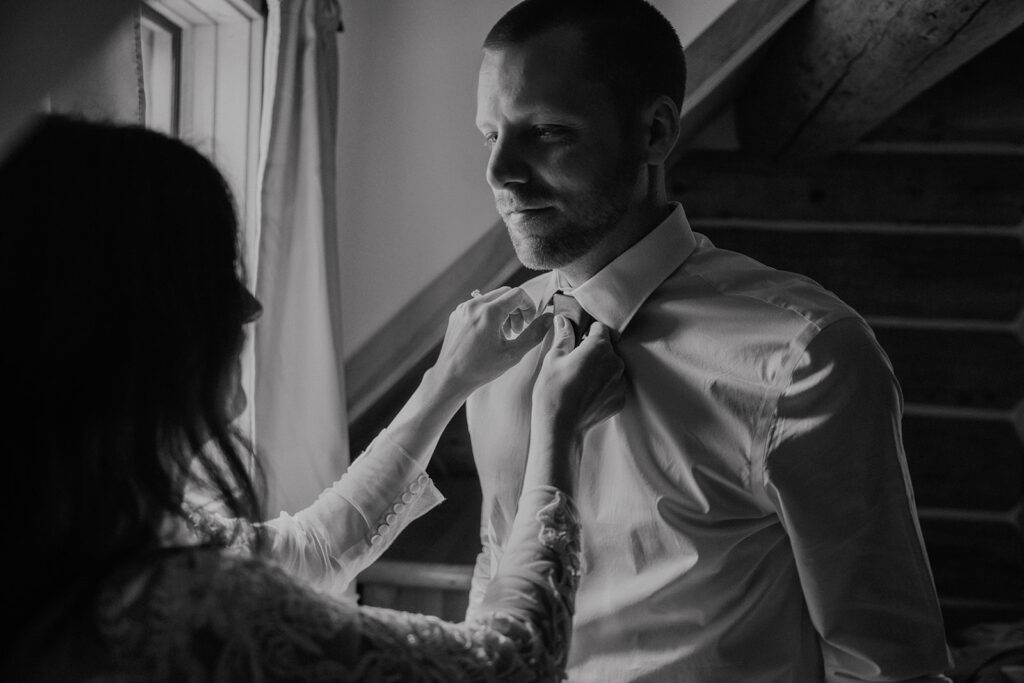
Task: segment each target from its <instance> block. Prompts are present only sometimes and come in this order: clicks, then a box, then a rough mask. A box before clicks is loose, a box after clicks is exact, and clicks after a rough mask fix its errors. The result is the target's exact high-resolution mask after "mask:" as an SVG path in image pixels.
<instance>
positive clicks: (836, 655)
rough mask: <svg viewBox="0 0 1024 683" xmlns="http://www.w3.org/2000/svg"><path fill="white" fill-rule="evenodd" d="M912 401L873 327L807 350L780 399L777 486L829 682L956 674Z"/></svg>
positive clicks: (849, 325) (770, 466)
mask: <svg viewBox="0 0 1024 683" xmlns="http://www.w3.org/2000/svg"><path fill="white" fill-rule="evenodd" d="M901 413H902V396H901V394H900V390H899V386H898V384H897V383H896V380H895V378H894V376H893V374H892V370H891V367H890V365H889V363H888V360H887V358H886V357H885V354H884V352H883V351H882V350H881V348H880V347H879V346H878V344H877V342H876V341H875V339H874V335H873V334H872V333H871V331H870V330H869V329H868V328H867V325H866V324H865V323H864V322H863V321H861V320H859V319H845V320H841V321H839V322H835V323H833V324H831V325H830V326H828V327H826V328H825V329H823V330H822V331H821V332H819V333H818V334H817V336H816V337H815V338H814V339H813V340H812V341H811V342H810V343H809V344H808V345H807V347H806V349H805V351H804V352H803V354H802V357H801V358H800V360H799V362H798V363H797V365H796V367H795V369H794V370H793V373H792V378H791V382H790V384H789V386H788V388H787V389H786V390H785V391H784V392H783V393H782V395H781V396H780V398H779V400H778V406H777V413H776V415H775V418H774V421H773V425H772V432H771V435H770V437H769V441H768V450H767V453H766V458H765V487H766V493H767V495H768V497H769V499H770V500H771V502H772V504H773V505H774V506H775V509H776V510H777V512H778V515H779V518H780V520H781V521H782V524H783V525H784V527H785V529H786V531H787V533H788V535H789V538H790V542H791V544H792V547H793V554H794V556H795V559H796V564H797V571H798V574H799V577H800V583H801V586H802V590H803V593H804V597H805V599H806V602H807V607H808V610H809V613H810V618H811V621H812V622H813V624H814V627H815V629H816V630H817V632H818V634H819V638H820V643H821V648H822V654H823V660H824V664H825V670H826V679H827V680H828V681H839V680H844V681H846V680H857V681H945V680H948V679H946V678H944V677H943V676H942V675H941V673H942V672H943V671H944V670H946V669H948V668H949V666H950V664H951V662H950V659H949V651H948V649H947V647H946V643H945V636H944V633H943V625H942V616H941V612H940V610H939V605H938V599H937V597H936V593H935V586H934V583H933V580H932V575H931V571H930V569H929V565H928V559H927V556H926V554H925V549H924V543H923V541H922V537H921V531H920V527H919V525H918V521H917V515H916V511H915V507H914V494H913V490H912V488H911V484H910V477H909V475H908V472H907V464H906V457H905V455H904V452H903V444H902V436H901V431H900V429H901V428H900V420H901Z"/></svg>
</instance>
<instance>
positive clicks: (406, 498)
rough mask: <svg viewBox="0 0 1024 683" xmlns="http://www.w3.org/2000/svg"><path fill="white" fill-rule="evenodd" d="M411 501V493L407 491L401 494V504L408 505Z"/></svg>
mask: <svg viewBox="0 0 1024 683" xmlns="http://www.w3.org/2000/svg"><path fill="white" fill-rule="evenodd" d="M411 500H412V494H411V493H409V492H408V491H406V492H405V493H403V494H402V502H403V503H408V502H410V501H411Z"/></svg>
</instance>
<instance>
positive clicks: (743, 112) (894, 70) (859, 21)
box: [737, 0, 1024, 160]
mask: <svg viewBox="0 0 1024 683" xmlns="http://www.w3.org/2000/svg"><path fill="white" fill-rule="evenodd" d="M1022 23H1024V3H1022V2H1020V0H955V1H951V0H862V1H861V2H849V1H848V0H818V1H817V2H815V3H813V4H812V5H810V6H809V7H808V8H807V10H806V11H804V12H801V13H800V14H799V15H798V16H797V17H796V18H794V20H793V21H792V22H790V24H789V26H787V28H786V29H785V30H784V31H782V32H781V33H780V34H779V36H778V39H777V41H775V42H774V44H773V46H772V48H771V49H770V50H769V51H768V53H767V54H766V56H765V59H764V60H762V62H761V64H760V65H759V66H758V68H757V70H756V71H755V72H754V74H753V76H752V78H751V79H750V81H749V84H748V87H747V89H746V90H745V92H744V94H743V95H742V97H741V98H740V100H739V107H738V117H737V124H738V132H739V137H740V140H741V142H742V143H743V145H744V146H746V147H747V148H748V149H750V150H752V151H755V152H757V153H761V154H766V155H768V156H771V157H773V158H776V159H783V160H785V159H795V158H806V157H815V156H821V155H825V154H829V153H832V152H835V151H839V150H843V149H848V148H849V147H850V146H851V145H853V143H855V142H856V141H857V140H859V139H860V138H861V137H862V136H864V135H865V134H866V133H868V132H869V131H871V130H872V129H873V128H874V127H875V126H877V125H878V124H880V123H881V122H882V121H884V120H885V119H886V118H888V117H889V116H890V115H892V114H894V113H895V112H897V111H898V110H899V109H900V108H901V107H903V105H905V104H907V103H908V102H909V101H910V100H911V99H913V98H914V97H915V96H916V95H918V94H919V93H921V92H922V91H924V90H925V89H927V88H928V87H930V86H931V85H933V84H934V83H936V82H937V81H939V80H940V79H942V78H944V77H945V76H946V75H948V74H950V73H951V72H952V71H953V70H955V69H956V68H957V67H959V66H961V65H962V64H964V63H966V62H967V61H969V60H970V59H971V58H973V57H974V56H975V55H977V54H978V53H979V52H981V51H982V50H983V49H985V48H986V47H988V46H990V45H992V44H993V43H995V42H996V41H998V40H999V39H1000V38H1002V37H1003V36H1005V35H1007V34H1009V33H1010V32H1011V31H1013V30H1014V29H1015V28H1016V27H1018V26H1020V25H1021V24H1022ZM1005 67H1006V74H1007V75H1008V76H1009V75H1010V74H1016V73H1017V71H1018V67H1017V65H1011V64H1007V65H1005Z"/></svg>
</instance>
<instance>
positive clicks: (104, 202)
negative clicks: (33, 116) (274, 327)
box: [0, 117, 623, 681]
mask: <svg viewBox="0 0 1024 683" xmlns="http://www.w3.org/2000/svg"><path fill="white" fill-rule="evenodd" d="M0 221H2V223H0V224H2V226H3V229H2V230H0V235H2V237H0V239H2V240H3V248H2V250H0V253H2V254H3V257H2V258H3V262H2V268H0V271H2V272H0V277H2V278H3V284H4V289H3V291H4V292H6V293H7V294H8V300H9V302H10V303H9V306H8V310H7V313H8V316H9V317H8V319H9V320H10V321H11V323H12V328H13V330H14V331H15V333H14V334H10V335H9V341H10V342H11V343H10V344H9V351H8V354H7V357H6V359H5V364H6V365H7V366H8V367H6V368H5V373H4V376H5V379H7V381H8V384H7V386H8V387H10V388H11V390H10V392H9V393H10V394H11V395H12V396H13V397H15V398H16V399H17V400H16V401H15V403H16V407H15V408H13V409H12V410H11V411H10V412H9V423H8V425H7V429H5V430H4V437H3V438H4V449H3V452H4V453H5V454H6V455H7V458H8V464H9V468H10V469H9V473H8V477H7V478H6V479H5V481H6V482H7V487H6V491H5V496H4V500H5V504H6V505H8V509H7V514H6V515H5V519H6V520H8V523H9V524H8V528H9V533H8V537H7V542H8V548H16V549H17V552H18V561H16V562H9V563H8V568H9V572H8V577H9V578H8V581H7V586H8V590H7V596H8V598H7V603H8V604H7V605H6V606H5V609H4V614H5V616H6V617H7V619H6V623H7V628H8V629H9V633H7V634H5V635H6V636H7V637H5V638H4V642H5V643H7V644H8V646H9V648H10V650H9V652H8V653H7V654H6V655H5V656H4V665H3V666H4V669H3V674H4V680H7V679H10V680H61V681H64V680H90V681H104V680H118V681H125V680H132V681H134V680H147V681H148V680H167V681H177V680H208V679H209V680H253V681H257V680H264V681H271V680H296V681H300V680H401V681H407V680H443V681H454V680H516V681H520V680H522V681H527V680H552V679H557V678H560V677H561V676H562V675H563V669H564V661H565V654H566V649H567V646H568V635H569V632H570V630H569V622H570V619H571V614H572V600H573V595H574V591H575V586H576V581H577V575H578V573H577V567H578V561H579V560H578V552H579V551H578V542H579V536H578V524H577V522H576V517H575V511H574V507H573V504H572V496H573V495H574V493H575V485H576V469H577V467H578V463H579V457H580V442H581V440H582V436H583V433H584V432H585V430H586V429H587V428H588V427H589V426H591V425H593V424H596V423H597V422H599V421H600V420H602V419H604V418H605V417H607V416H608V415H610V414H612V413H613V412H615V411H616V410H618V408H619V407H620V406H621V401H622V383H623V380H622V364H621V361H620V360H619V359H618V358H617V357H616V356H615V354H614V353H613V351H612V350H611V346H610V343H609V340H608V332H607V330H606V329H604V328H602V327H601V326H600V325H599V324H596V325H595V326H594V328H592V330H591V334H590V336H589V337H588V339H587V340H586V341H585V342H584V343H583V344H581V345H580V347H579V348H577V349H575V350H573V349H572V332H571V328H570V326H569V325H568V324H567V323H566V322H565V321H564V320H563V319H561V318H560V317H559V318H558V319H556V320H555V321H554V325H553V328H554V331H553V333H551V335H550V342H549V343H550V344H551V348H550V350H549V351H548V352H547V353H546V355H545V357H544V361H543V363H542V366H541V368H540V370H539V376H538V380H537V384H536V388H535V390H534V403H533V422H532V434H531V443H530V454H529V462H528V466H527V471H526V475H525V477H524V482H523V487H522V489H523V494H522V497H521V499H520V509H519V515H518V516H517V518H516V521H515V527H514V532H513V535H512V540H511V541H510V543H509V546H508V548H507V550H506V555H505V559H504V560H503V563H502V566H501V567H500V568H499V569H498V572H497V575H496V576H495V578H494V579H493V580H492V581H491V584H490V589H489V593H488V595H487V598H486V600H485V604H484V607H483V608H482V609H481V610H480V611H479V612H478V614H480V615H482V616H479V617H476V618H475V620H473V621H470V622H467V623H464V624H458V625H456V624H448V623H445V622H441V621H440V620H437V619H434V618H431V617H424V616H421V615H410V614H403V613H398V612H391V611H388V610H380V609H371V608H360V607H358V606H356V605H353V604H349V603H345V602H343V601H338V600H335V599H333V598H330V597H329V596H328V595H327V594H326V593H324V592H319V591H318V590H316V589H315V588H314V587H313V586H312V583H317V584H319V585H321V586H327V587H332V586H338V585H343V584H344V583H346V582H347V581H348V580H349V579H350V578H351V577H352V576H353V575H354V572H355V571H358V569H359V568H361V567H362V566H365V564H366V563H367V562H368V561H370V560H372V558H373V557H376V555H377V554H379V552H380V549H382V547H383V546H384V545H386V543H387V542H388V540H389V539H390V537H393V535H394V533H395V532H396V529H398V528H400V527H401V525H402V524H403V523H404V522H407V521H408V519H411V517H412V516H414V515H415V514H418V513H421V512H422V511H423V510H425V509H427V508H428V507H430V505H431V504H433V502H436V494H435V493H434V492H433V488H432V485H431V484H429V482H426V481H424V477H425V475H424V474H423V472H422V470H423V468H424V467H425V464H426V460H427V458H428V457H429V454H430V452H431V451H432V450H433V446H434V444H435V443H436V441H437V438H438V436H439V434H440V432H441V430H442V429H443V427H444V426H445V424H446V423H447V422H448V420H449V419H450V417H451V416H452V415H453V414H454V412H455V411H456V410H457V409H458V407H459V406H460V405H461V403H462V402H463V401H464V400H465V398H466V397H467V396H468V395H469V394H470V393H471V392H472V391H474V390H475V389H476V388H477V387H479V386H481V385H482V384H484V383H486V382H488V381H490V380H492V379H494V378H495V377H497V376H499V375H500V374H501V373H502V372H503V371H504V370H506V369H507V368H509V367H510V366H511V365H513V364H514V363H516V362H518V360H519V359H520V358H521V357H522V356H523V354H524V353H525V352H526V351H527V350H529V349H530V348H531V347H533V346H535V345H536V344H537V343H540V341H541V339H542V338H544V337H545V333H546V332H547V329H548V328H549V327H552V324H551V318H550V316H548V315H540V316H536V318H535V319H534V321H533V322H532V323H531V324H529V325H528V326H526V327H525V329H521V330H520V329H517V330H515V331H514V332H518V333H519V334H518V336H515V338H514V339H509V338H507V337H506V336H505V335H504V334H502V333H501V331H500V330H501V328H502V327H503V326H504V325H506V324H507V323H506V321H508V320H510V319H511V320H518V319H520V318H525V319H527V320H529V319H530V318H533V317H534V314H535V312H534V311H533V309H532V303H531V302H530V301H529V300H528V298H527V297H526V296H525V295H524V294H523V293H522V292H521V291H519V290H517V289H509V288H502V289H499V290H495V291H494V292H489V293H487V294H485V295H482V296H479V297H475V298H473V299H472V300H470V301H468V302H466V303H464V304H462V305H460V306H459V307H458V309H456V311H455V312H454V313H453V314H452V317H451V318H450V320H449V326H448V330H447V333H446V335H445V339H444V342H443V344H442V349H441V352H440V355H439V358H438V361H437V363H436V364H435V365H434V366H433V368H431V370H429V371H428V372H427V373H426V374H425V375H424V377H423V381H422V383H421V384H420V386H419V388H418V389H417V391H416V393H415V394H414V395H413V397H412V398H411V399H410V401H409V403H408V404H407V405H406V406H405V407H404V408H403V409H402V411H401V412H400V413H399V415H398V416H397V417H396V418H395V421H394V422H393V423H392V424H391V426H389V427H388V429H387V430H385V432H384V433H382V434H381V435H380V436H379V437H378V438H377V439H376V440H375V441H374V443H373V444H372V445H371V447H370V448H369V449H368V450H367V452H366V453H365V454H363V455H362V456H361V457H360V458H359V459H358V460H357V461H356V463H355V464H354V465H353V467H352V468H350V471H349V473H347V474H346V476H345V477H343V478H342V480H341V481H339V482H338V483H337V484H335V485H334V486H333V487H331V489H329V490H328V491H327V492H325V494H324V495H323V496H321V498H320V499H319V500H318V501H317V502H316V503H315V504H314V505H313V506H311V507H310V508H309V509H308V510H305V511H303V512H301V513H299V514H297V515H296V516H295V517H294V518H293V517H288V516H283V517H282V518H279V519H278V520H275V521H274V522H270V523H267V524H259V523H257V520H260V519H262V516H261V505H260V495H261V494H260V491H261V488H260V486H259V484H258V482H259V481H260V477H259V471H258V468H256V470H255V473H254V474H252V475H250V466H251V465H252V463H255V462H256V461H255V459H254V457H253V456H252V453H251V451H250V450H249V448H248V446H247V444H246V442H245V440H244V439H243V438H241V436H240V435H239V434H238V433H237V431H236V430H235V429H234V428H233V427H232V426H231V421H232V419H233V418H234V417H235V416H237V414H238V412H239V411H240V409H241V407H242V406H243V405H244V394H243V393H242V392H241V389H240V386H239V374H240V373H239V371H238V367H239V363H238V359H239V353H240V350H241V348H242V343H243V340H244V332H243V325H244V324H245V323H246V322H249V321H251V320H252V319H253V318H254V317H255V316H256V315H258V311H259V308H258V303H257V302H256V301H255V300H254V299H253V297H252V296H251V295H250V294H249V293H248V292H247V291H246V290H245V288H244V286H243V285H242V281H243V277H242V276H243V273H242V268H241V262H240V256H239V247H238V234H237V232H238V231H237V224H236V219H235V214H234V211H233V208H232V204H231V199H230V195H229V193H228V190H227V187H226V185H225V183H224V180H223V178H222V177H221V176H220V174H219V173H218V172H217V171H216V169H215V168H214V167H213V166H212V164H210V163H209V161H207V160H206V159H205V158H204V157H203V156H202V155H200V154H198V153H197V152H195V151H194V150H192V149H191V148H189V147H188V146H186V145H184V144H182V143H180V142H178V141H175V140H172V139H169V138H166V137H164V136H162V135H159V134H157V133H153V132H151V131H146V130H144V129H140V128H128V127H115V126H109V125H99V124H89V123H83V122H76V121H72V120H67V119H63V118H54V117H51V118H48V119H45V120H43V121H42V122H41V123H40V124H39V125H38V126H37V127H36V128H35V130H34V131H33V132H32V133H31V134H30V135H29V136H28V137H27V138H26V140H24V141H23V142H22V144H21V145H19V147H18V148H17V149H16V150H15V151H14V152H13V154H12V155H11V156H10V158H9V159H8V160H6V161H5V162H4V163H3V165H2V166H0ZM510 336H512V335H510ZM511 484H512V483H511V482H510V485H511ZM197 496H199V497H205V499H206V500H208V501H212V502H213V503H215V504H216V506H218V509H217V510H216V511H214V512H210V511H209V509H208V507H202V506H196V505H195V504H193V503H191V502H189V501H191V500H194V499H195V498H196V497H197ZM186 499H188V500H186ZM400 505H401V506H403V507H402V508H401V509H399V506H400ZM399 518H402V519H399ZM403 519H404V521H403ZM12 573H13V576H12V575H11V574H12Z"/></svg>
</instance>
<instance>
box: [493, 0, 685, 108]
mask: <svg viewBox="0 0 1024 683" xmlns="http://www.w3.org/2000/svg"><path fill="white" fill-rule="evenodd" d="M563 26H571V27H575V28H577V29H579V31H580V33H581V35H582V38H583V45H584V50H585V52H586V55H585V56H586V61H587V64H588V67H589V71H590V74H591V75H592V76H593V77H594V78H595V79H596V80H597V81H598V82H600V83H604V84H605V85H606V86H607V87H608V88H609V90H610V91H611V93H612V97H613V98H614V100H615V104H616V106H617V108H618V112H619V116H620V118H621V119H622V121H623V122H624V123H625V122H631V121H632V120H633V117H635V116H636V115H637V114H638V113H639V112H640V110H641V109H643V108H644V107H646V106H647V105H648V104H650V103H651V102H652V101H653V100H654V99H655V98H657V97H659V96H661V95H666V96H668V97H669V98H671V99H672V101H673V102H675V104H676V107H678V108H679V109H680V110H681V109H682V106H683V95H684V93H685V92H686V58H685V56H684V54H683V47H682V45H681V44H680V42H679V36H678V35H677V34H676V31H675V29H674V28H672V24H671V23H669V21H668V19H666V18H665V17H664V15H662V14H661V12H659V11H658V10H657V9H655V7H654V6H652V5H651V4H650V3H648V2H646V1H645V0H524V1H523V2H520V3H519V4H518V5H516V6H514V7H513V8H512V9H510V10H509V11H508V12H506V13H505V15H504V16H502V17H501V19H499V20H498V22H497V23H496V24H495V25H494V26H493V27H492V28H491V30H490V31H489V32H488V34H487V36H486V38H484V44H483V47H484V49H501V48H503V47H506V46H509V45H522V44H523V43H525V42H526V41H527V40H529V39H531V38H534V37H536V36H538V35H540V34H541V33H544V32H546V31H550V30H552V29H554V28H560V27H563Z"/></svg>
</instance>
